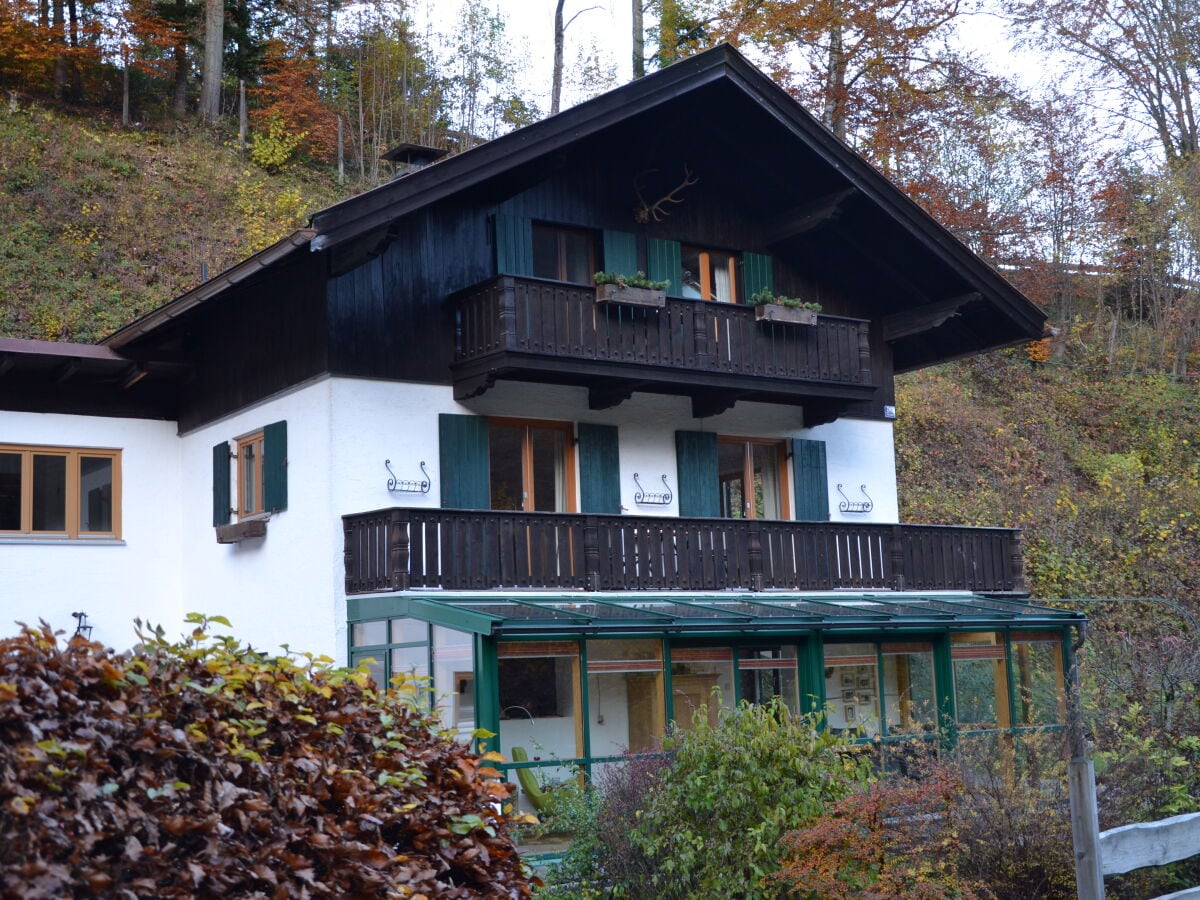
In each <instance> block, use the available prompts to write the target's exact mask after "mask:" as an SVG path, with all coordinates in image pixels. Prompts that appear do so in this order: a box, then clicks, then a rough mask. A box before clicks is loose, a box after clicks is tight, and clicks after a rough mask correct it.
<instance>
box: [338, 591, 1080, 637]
mask: <svg viewBox="0 0 1200 900" xmlns="http://www.w3.org/2000/svg"><path fill="white" fill-rule="evenodd" d="M348 602H349V603H350V618H351V619H352V620H358V619H363V618H371V617H375V616H412V617H413V618H417V619H422V620H424V621H427V622H433V623H435V624H439V625H446V626H448V627H451V628H458V629H461V630H464V631H472V632H475V633H477V634H486V635H492V636H496V637H503V636H516V635H544V634H601V633H620V634H629V633H636V632H646V633H654V632H672V633H677V632H762V631H797V630H801V631H803V630H829V629H837V630H862V631H868V630H880V629H886V630H891V629H895V628H898V627H904V628H906V629H913V628H948V627H954V628H962V627H964V626H969V627H988V628H1002V627H1011V626H1017V627H1027V626H1034V627H1046V626H1062V625H1070V624H1072V623H1075V622H1080V621H1082V620H1083V619H1084V615H1083V614H1082V613H1078V612H1074V611H1070V610H1063V609H1054V608H1051V607H1046V606H1038V605H1036V604H1033V603H1029V602H1026V601H1021V600H998V599H993V598H988V597H981V596H978V595H973V594H962V593H958V594H946V593H833V594H794V593H784V592H771V591H761V592H756V593H750V592H740V591H739V592H734V591H724V592H713V593H695V594H693V593H689V594H686V595H685V596H682V597H681V596H680V592H673V593H670V594H666V593H651V592H646V593H639V594H637V595H636V596H633V595H630V594H628V593H620V594H616V593H613V594H606V593H589V594H544V593H532V592H528V591H526V592H519V591H489V592H487V594H486V595H481V594H449V593H442V592H437V593H417V592H413V594H412V595H407V596H397V595H394V594H393V595H390V596H387V597H374V598H366V597H363V598H356V597H351V598H348Z"/></svg>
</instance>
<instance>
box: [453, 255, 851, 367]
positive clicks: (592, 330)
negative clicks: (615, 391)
mask: <svg viewBox="0 0 1200 900" xmlns="http://www.w3.org/2000/svg"><path fill="white" fill-rule="evenodd" d="M454 305H455V322H456V335H455V338H456V346H455V361H456V362H457V363H458V364H460V366H465V365H466V364H469V363H472V362H482V361H484V360H487V359H494V357H496V356H497V355H498V354H504V353H509V354H520V355H522V356H525V357H542V358H553V359H561V360H571V361H575V362H579V361H583V362H585V363H593V364H597V365H603V366H604V368H605V370H606V371H608V372H613V371H614V369H615V368H616V367H617V366H621V367H624V368H625V370H626V372H627V373H628V374H629V376H630V377H638V376H637V375H636V373H634V372H632V371H630V369H631V368H632V369H641V370H643V373H644V371H645V370H650V369H655V368H658V369H670V370H675V377H678V374H679V370H685V371H686V372H688V373H705V374H709V375H714V374H715V375H725V376H755V377H756V378H767V379H781V380H784V381H789V380H790V381H803V382H809V383H812V384H814V385H823V386H825V387H826V388H827V389H829V388H834V389H836V388H837V387H842V388H843V389H844V388H846V387H854V388H863V387H867V386H869V385H870V384H871V358H870V343H869V341H868V322H867V321H865V320H863V319H849V318H844V317H841V316H827V315H821V316H820V317H819V318H818V320H817V324H815V325H791V324H780V323H773V322H757V321H755V318H754V308H753V307H751V306H746V305H738V304H730V303H713V302H706V301H703V300H682V299H669V300H667V302H666V306H665V307H663V308H661V309H656V308H647V307H639V306H624V305H621V304H604V305H598V304H597V303H596V294H595V289H594V288H589V287H583V286H578V285H568V284H563V283H560V282H554V281H543V280H539V279H534V278H517V277H513V276H508V275H504V276H500V277H498V278H495V279H493V280H491V281H488V282H484V283H483V284H480V285H477V286H476V287H474V288H471V289H469V290H467V291H464V292H463V293H462V294H459V295H458V296H457V298H456V299H455V300H454ZM575 371H579V370H578V369H576V370H575Z"/></svg>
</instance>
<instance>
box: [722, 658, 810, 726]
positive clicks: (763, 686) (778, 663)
mask: <svg viewBox="0 0 1200 900" xmlns="http://www.w3.org/2000/svg"><path fill="white" fill-rule="evenodd" d="M739 657H740V658H739V660H738V677H739V679H740V684H739V687H740V688H741V692H742V699H743V700H749V701H750V702H751V703H755V704H759V703H766V702H767V701H768V700H770V699H771V698H772V697H780V698H782V699H783V702H784V703H785V704H787V708H788V709H790V710H791V711H792V712H793V713H798V712H800V711H801V710H800V704H799V684H798V682H797V676H796V648H795V647H743V648H742V649H741V651H740V652H739Z"/></svg>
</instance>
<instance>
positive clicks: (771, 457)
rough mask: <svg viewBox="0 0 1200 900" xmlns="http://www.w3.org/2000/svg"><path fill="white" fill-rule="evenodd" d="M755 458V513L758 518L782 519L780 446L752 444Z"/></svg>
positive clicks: (751, 448)
mask: <svg viewBox="0 0 1200 900" xmlns="http://www.w3.org/2000/svg"><path fill="white" fill-rule="evenodd" d="M750 452H751V454H752V457H753V460H754V514H755V518H757V519H782V518H783V510H782V509H781V504H780V499H779V498H780V490H779V448H778V447H777V446H775V445H773V444H751V445H750Z"/></svg>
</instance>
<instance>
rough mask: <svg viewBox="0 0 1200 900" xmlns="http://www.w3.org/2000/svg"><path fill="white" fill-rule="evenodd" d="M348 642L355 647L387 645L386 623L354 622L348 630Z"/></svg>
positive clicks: (378, 621) (381, 621)
mask: <svg viewBox="0 0 1200 900" xmlns="http://www.w3.org/2000/svg"><path fill="white" fill-rule="evenodd" d="M350 642H351V644H353V645H354V646H355V647H373V646H375V645H376V644H386V643H387V622H385V621H383V620H382V619H379V620H377V621H374V622H355V623H354V625H352V626H351V628H350Z"/></svg>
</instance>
